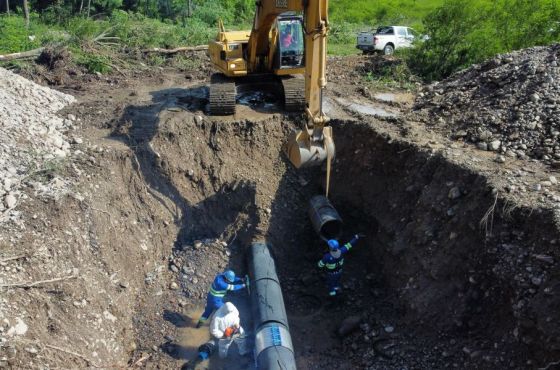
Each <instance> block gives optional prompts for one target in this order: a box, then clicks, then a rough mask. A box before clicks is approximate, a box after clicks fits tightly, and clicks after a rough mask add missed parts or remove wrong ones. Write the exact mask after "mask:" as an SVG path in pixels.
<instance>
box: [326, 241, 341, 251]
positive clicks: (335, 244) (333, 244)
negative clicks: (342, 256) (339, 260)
mask: <svg viewBox="0 0 560 370" xmlns="http://www.w3.org/2000/svg"><path fill="white" fill-rule="evenodd" d="M327 244H328V245H329V248H330V249H332V250H337V249H338V248H339V247H340V246H339V244H338V241H337V240H336V239H330V240H329V241H328V242H327Z"/></svg>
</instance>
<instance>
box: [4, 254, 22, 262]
mask: <svg viewBox="0 0 560 370" xmlns="http://www.w3.org/2000/svg"><path fill="white" fill-rule="evenodd" d="M25 257H27V255H25V254H22V255H21V256H13V257H8V258H4V259H1V260H0V263H4V262H8V261H13V260H19V259H21V258H25Z"/></svg>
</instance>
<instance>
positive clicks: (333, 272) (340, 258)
mask: <svg viewBox="0 0 560 370" xmlns="http://www.w3.org/2000/svg"><path fill="white" fill-rule="evenodd" d="M361 236H362V237H363V235H361V234H356V235H354V237H353V238H352V240H350V241H349V242H348V243H346V244H344V246H343V247H342V248H341V247H340V244H339V243H338V240H336V239H330V240H329V241H328V242H327V244H328V245H329V253H326V254H325V255H324V256H323V258H322V259H321V260H320V261H319V263H318V266H319V268H326V269H327V287H328V289H329V296H331V297H334V296H336V295H337V293H338V292H339V291H340V277H341V276H342V265H343V264H344V255H345V254H346V253H348V251H349V250H350V249H352V247H353V246H354V245H356V243H357V242H358V239H360V237H361Z"/></svg>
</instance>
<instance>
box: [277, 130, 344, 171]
mask: <svg viewBox="0 0 560 370" xmlns="http://www.w3.org/2000/svg"><path fill="white" fill-rule="evenodd" d="M334 150H335V149H334V142H333V140H332V128H331V127H323V129H322V135H321V137H320V138H319V139H318V140H314V139H313V138H312V136H310V135H309V133H307V132H306V131H302V130H298V131H295V132H292V134H291V135H290V136H289V137H288V142H287V143H286V147H285V151H286V154H287V155H288V159H289V160H290V162H292V164H293V165H294V167H295V168H302V167H312V166H318V165H321V164H322V163H323V161H324V160H326V159H327V157H328V155H330V156H331V158H330V159H331V160H332V159H333V158H334Z"/></svg>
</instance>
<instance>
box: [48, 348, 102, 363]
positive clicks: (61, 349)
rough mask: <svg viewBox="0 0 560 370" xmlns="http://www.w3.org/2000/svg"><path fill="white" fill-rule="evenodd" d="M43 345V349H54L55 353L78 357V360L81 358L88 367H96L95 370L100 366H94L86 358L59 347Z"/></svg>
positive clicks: (91, 361)
mask: <svg viewBox="0 0 560 370" xmlns="http://www.w3.org/2000/svg"><path fill="white" fill-rule="evenodd" d="M43 345H44V346H45V347H47V348H51V349H55V350H57V351H60V352H64V353H67V354H69V355H72V356H76V357H79V358H81V359H82V360H84V361H85V362H87V364H88V365H90V366H93V367H96V368H99V367H100V366H97V365H96V364H95V362H93V360H90V359H89V358H87V357H86V356H84V355H80V354H79V353H76V352H72V351H70V350H67V349H64V348H60V347H56V346H51V345H50V344H43Z"/></svg>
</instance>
